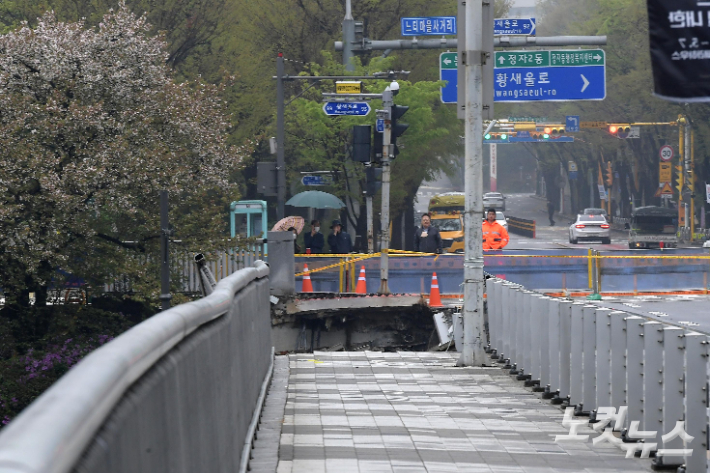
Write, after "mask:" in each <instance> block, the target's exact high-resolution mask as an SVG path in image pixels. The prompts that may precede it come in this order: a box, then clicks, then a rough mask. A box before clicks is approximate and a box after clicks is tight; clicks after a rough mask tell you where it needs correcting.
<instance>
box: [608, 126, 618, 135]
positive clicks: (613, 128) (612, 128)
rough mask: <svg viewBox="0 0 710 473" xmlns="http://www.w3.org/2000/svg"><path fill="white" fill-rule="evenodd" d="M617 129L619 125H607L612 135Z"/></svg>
mask: <svg viewBox="0 0 710 473" xmlns="http://www.w3.org/2000/svg"><path fill="white" fill-rule="evenodd" d="M617 131H619V127H618V126H615V125H611V126H610V127H609V133H611V134H612V135H615V134H616V132H617Z"/></svg>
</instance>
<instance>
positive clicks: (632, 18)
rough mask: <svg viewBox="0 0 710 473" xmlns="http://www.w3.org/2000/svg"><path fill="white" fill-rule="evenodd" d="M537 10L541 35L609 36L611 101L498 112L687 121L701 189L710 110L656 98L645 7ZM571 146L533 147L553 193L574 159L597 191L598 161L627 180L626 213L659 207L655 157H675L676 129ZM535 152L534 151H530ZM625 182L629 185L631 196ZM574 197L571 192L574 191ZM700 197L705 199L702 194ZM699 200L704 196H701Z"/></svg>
mask: <svg viewBox="0 0 710 473" xmlns="http://www.w3.org/2000/svg"><path fill="white" fill-rule="evenodd" d="M539 11H540V12H542V13H543V14H544V16H543V18H541V19H540V23H539V27H538V34H539V35H540V36H551V35H565V34H575V35H606V36H607V37H608V41H607V45H606V46H604V47H603V49H604V50H605V51H606V65H607V97H606V100H604V101H600V102H570V103H565V104H556V103H550V104H540V103H537V104H531V105H523V104H515V105H505V106H497V110H496V111H497V114H498V115H499V116H507V115H515V116H544V117H548V118H550V119H562V120H563V119H564V117H565V115H581V117H582V120H584V121H595V120H600V121H608V122H618V123H628V122H671V121H675V120H676V119H677V118H678V115H679V114H684V115H687V116H689V117H690V119H691V121H692V123H693V127H694V129H695V159H696V172H697V173H698V174H699V183H700V184H702V181H703V180H710V172H709V171H710V161H708V158H707V154H708V153H707V150H708V145H709V144H710V129H709V128H708V125H707V123H708V118H710V107H708V106H707V105H703V104H690V105H681V104H675V103H672V102H667V101H664V100H661V99H659V98H656V97H654V96H653V75H652V72H651V61H650V54H649V39H648V18H647V12H646V2H645V1H644V0H544V1H542V2H540V5H539ZM577 137H578V138H579V140H578V142H576V143H575V144H574V145H569V144H561V145H545V146H536V147H534V149H531V151H533V152H534V153H535V154H536V155H537V157H538V159H539V160H540V164H541V168H542V170H543V172H544V173H545V175H547V176H549V177H550V178H549V179H548V185H552V187H553V188H554V179H553V178H552V176H554V175H556V173H558V172H559V171H558V170H559V166H560V163H562V164H563V165H566V163H567V161H568V160H575V161H576V162H577V164H578V165H579V166H580V167H581V169H580V171H582V172H581V174H586V172H587V171H589V170H591V171H592V172H593V173H594V185H596V183H597V181H596V179H597V175H598V169H599V164H600V161H602V160H603V161H605V162H606V161H612V162H613V166H614V169H615V171H618V172H619V176H620V178H621V180H622V183H621V187H622V189H621V190H622V197H623V198H622V199H621V202H619V203H620V204H621V209H622V213H624V214H628V212H629V211H630V205H629V201H630V199H631V198H634V197H635V199H636V203H637V205H638V204H640V203H641V196H642V195H643V196H645V202H646V204H647V205H652V204H653V205H658V204H660V199H654V198H653V195H654V193H655V191H656V189H657V187H658V150H659V148H660V146H661V145H662V144H666V143H667V144H671V145H673V146H674V148H675V149H676V151H677V150H678V128H677V127H669V126H646V127H642V129H641V138H640V139H629V140H620V139H617V138H615V137H613V136H610V135H609V134H608V133H607V132H606V131H605V130H593V131H583V132H582V133H579V134H577ZM531 148H532V147H531ZM626 176H629V181H630V182H631V185H630V189H628V195H626V190H627V189H626V185H625V181H626ZM585 181H586V180H584V179H582V180H581V181H578V183H577V187H576V190H578V191H579V192H580V195H579V196H575V195H573V202H574V201H575V200H577V202H574V203H576V204H577V205H576V207H577V208H581V207H584V206H586V205H587V198H586V195H588V193H589V191H588V188H586V187H585ZM573 191H574V189H573ZM698 194H700V192H698ZM698 200H700V196H698Z"/></svg>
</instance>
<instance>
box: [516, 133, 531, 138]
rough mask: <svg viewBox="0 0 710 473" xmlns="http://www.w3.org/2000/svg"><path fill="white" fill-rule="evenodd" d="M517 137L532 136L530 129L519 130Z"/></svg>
mask: <svg viewBox="0 0 710 473" xmlns="http://www.w3.org/2000/svg"><path fill="white" fill-rule="evenodd" d="M516 137H517V138H530V132H529V131H519V132H518V134H517V135H516Z"/></svg>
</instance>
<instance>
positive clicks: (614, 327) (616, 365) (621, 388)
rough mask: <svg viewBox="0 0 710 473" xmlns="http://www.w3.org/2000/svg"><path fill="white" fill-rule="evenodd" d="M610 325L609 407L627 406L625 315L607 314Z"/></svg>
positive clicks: (614, 312)
mask: <svg viewBox="0 0 710 473" xmlns="http://www.w3.org/2000/svg"><path fill="white" fill-rule="evenodd" d="M609 319H610V323H611V325H610V326H609V328H610V330H611V359H610V366H611V385H610V387H611V404H610V405H611V407H614V408H616V409H618V408H619V407H622V406H628V404H627V402H626V313H625V312H621V311H618V310H615V311H613V312H611V313H610V314H609Z"/></svg>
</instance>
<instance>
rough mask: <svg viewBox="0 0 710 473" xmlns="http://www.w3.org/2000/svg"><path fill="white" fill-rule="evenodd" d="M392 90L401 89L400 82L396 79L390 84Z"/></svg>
mask: <svg viewBox="0 0 710 473" xmlns="http://www.w3.org/2000/svg"><path fill="white" fill-rule="evenodd" d="M390 90H391V91H392V92H397V91H399V83H398V82H397V81H396V80H393V81H392V83H391V84H390Z"/></svg>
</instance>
